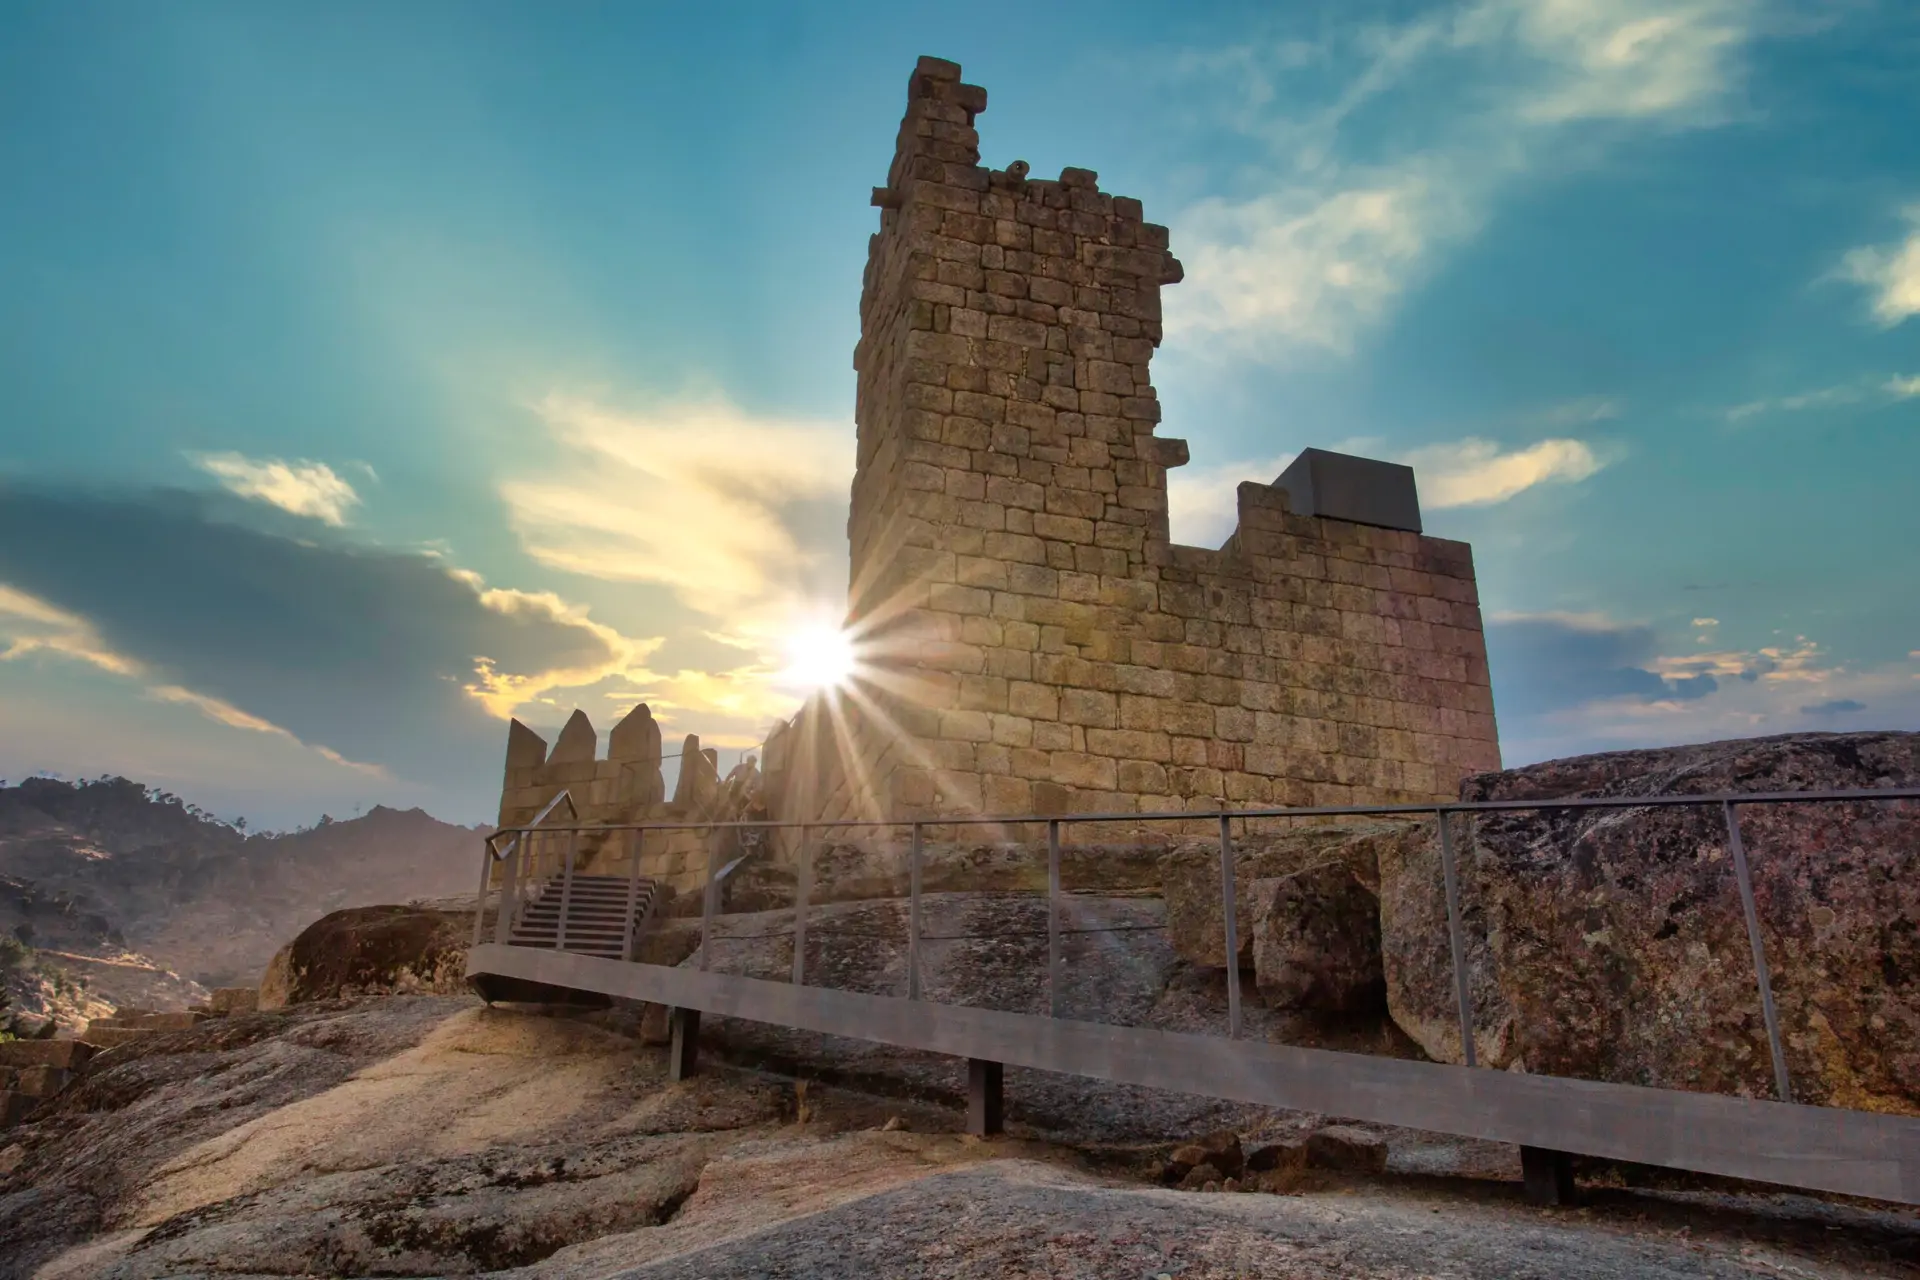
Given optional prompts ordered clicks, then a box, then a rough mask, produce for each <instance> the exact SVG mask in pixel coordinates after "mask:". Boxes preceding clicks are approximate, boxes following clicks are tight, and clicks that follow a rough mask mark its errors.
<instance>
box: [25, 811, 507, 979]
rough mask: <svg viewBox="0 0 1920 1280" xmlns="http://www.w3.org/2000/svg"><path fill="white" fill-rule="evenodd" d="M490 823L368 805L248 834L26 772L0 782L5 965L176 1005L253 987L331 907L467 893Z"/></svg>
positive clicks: (201, 816) (193, 814)
mask: <svg viewBox="0 0 1920 1280" xmlns="http://www.w3.org/2000/svg"><path fill="white" fill-rule="evenodd" d="M486 831H487V828H485V827H461V826H454V825H452V824H450V823H445V822H441V821H439V820H438V819H436V818H433V817H432V816H430V815H429V814H427V813H425V812H424V811H422V810H420V809H409V810H406V811H401V810H398V809H388V808H385V807H376V808H374V809H373V810H372V811H371V812H369V813H367V814H366V815H364V816H362V817H358V818H352V819H347V820H343V821H337V822H336V821H332V820H323V821H322V822H321V823H320V824H319V825H318V826H314V827H310V828H307V829H305V830H301V831H294V832H287V833H281V834H265V835H262V834H255V835H247V834H246V833H245V832H243V831H241V830H238V829H236V828H235V827H233V826H229V825H228V824H226V823H223V822H220V821H218V820H217V819H215V818H213V817H212V816H211V815H209V814H206V813H203V812H201V811H200V810H198V809H196V808H194V807H193V806H191V805H188V804H186V803H185V802H183V801H182V800H181V799H180V798H179V797H177V796H172V795H168V794H166V793H164V792H161V791H157V790H154V789H152V788H149V787H144V786H142V785H140V784H139V783H137V782H131V781H129V780H127V779H125V778H101V779H98V780H95V781H90V782H63V781H59V780H57V779H51V778H29V779H27V780H26V781H24V782H22V783H20V784H19V785H17V786H11V787H0V937H11V938H12V939H13V940H14V941H13V942H12V943H11V944H8V946H7V949H6V950H7V954H6V955H5V956H0V967H5V966H6V965H7V964H8V957H9V956H10V957H12V960H11V965H12V968H13V970H14V971H16V973H17V972H18V971H21V970H22V969H23V968H32V969H34V970H36V971H37V972H39V973H40V974H41V975H43V978H44V976H45V975H48V974H61V973H64V974H65V976H66V977H67V978H69V979H72V980H79V981H81V982H82V983H83V985H84V987H85V989H86V990H87V992H89V993H91V994H92V995H93V996H95V997H97V998H103V999H106V1000H108V1001H109V1002H111V1003H116V1004H120V1003H130V1002H132V1003H142V1004H154V1003H162V1004H176V1005H177V1004H185V1003H186V1002H187V1001H188V1000H189V999H192V998H196V997H195V992H196V991H198V989H200V988H204V987H215V986H243V985H251V984H253V983H254V982H256V981H257V980H258V979H259V976H260V971H261V970H262V969H264V968H265V967H266V963H267V961H268V960H269V959H271V958H272V956H273V953H274V952H275V951H276V950H277V949H278V948H279V947H280V945H281V944H282V943H284V942H286V941H287V940H288V939H290V938H292V937H293V936H294V934H296V933H298V932H299V931H300V930H301V929H302V928H304V927H305V926H306V925H308V924H310V923H312V922H313V921H314V920H315V919H317V918H319V917H320V916H322V915H324V914H326V913H327V912H329V911H333V910H336V909H338V908H340V907H349V906H363V905H370V904H375V903H385V902H408V901H411V900H413V899H416V898H446V897H452V896H456V895H459V894H463V893H472V892H473V888H474V884H475V881H476V879H477V877H478V874H479V858H480V841H481V837H482V836H483V835H484V834H485V833H486ZM29 948H30V949H31V952H32V955H31V957H30V958H28V957H25V956H24V955H23V953H24V952H25V951H26V950H27V949H29ZM10 985H12V986H14V987H15V988H16V1004H17V1003H18V1001H19V1000H20V998H21V997H22V996H23V995H25V996H26V997H27V998H28V999H29V1001H30V1002H31V1000H32V997H31V995H30V993H27V992H26V991H25V988H24V987H23V985H22V984H21V983H20V982H18V981H15V982H13V983H10ZM46 985H47V982H46V981H42V983H41V986H42V987H45V986H46ZM81 1003H82V1004H83V1003H84V1001H81Z"/></svg>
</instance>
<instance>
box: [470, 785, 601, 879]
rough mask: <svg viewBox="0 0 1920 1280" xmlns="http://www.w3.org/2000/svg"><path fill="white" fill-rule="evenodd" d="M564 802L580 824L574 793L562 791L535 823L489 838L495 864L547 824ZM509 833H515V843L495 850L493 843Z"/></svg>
mask: <svg viewBox="0 0 1920 1280" xmlns="http://www.w3.org/2000/svg"><path fill="white" fill-rule="evenodd" d="M563 800H564V801H566V804H567V809H568V810H569V811H570V812H571V813H572V814H573V819H574V821H575V822H576V823H577V822H579V820H580V806H578V805H576V804H575V803H574V802H573V793H572V792H571V791H562V792H561V793H560V794H559V795H557V796H555V797H554V798H553V799H551V800H549V801H547V804H546V807H545V808H543V809H541V810H540V812H539V813H536V814H535V815H534V816H533V821H531V822H529V823H527V825H526V826H524V827H502V828H500V829H499V830H498V831H496V832H494V833H493V834H492V835H490V836H488V837H487V842H486V843H487V849H488V850H489V851H490V852H491V853H492V854H493V860H494V861H495V862H499V861H502V860H503V859H505V858H506V857H507V856H508V855H510V854H511V853H512V852H513V851H514V849H515V847H517V846H518V845H519V843H520V837H521V836H522V835H525V834H527V833H528V832H530V831H532V830H533V829H534V828H535V827H537V826H539V825H540V824H541V823H543V822H545V821H546V820H547V815H548V814H550V813H552V812H553V811H554V810H555V809H557V808H559V807H560V802H561V801H563ZM568 829H569V828H564V827H549V828H548V830H550V831H561V830H568ZM509 832H512V833H513V843H512V844H509V845H508V846H507V847H506V848H504V849H499V848H495V847H494V843H493V842H494V841H495V840H498V839H499V838H500V837H501V836H503V835H506V834H507V833H509Z"/></svg>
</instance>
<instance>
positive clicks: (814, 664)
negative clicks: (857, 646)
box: [786, 624, 858, 689]
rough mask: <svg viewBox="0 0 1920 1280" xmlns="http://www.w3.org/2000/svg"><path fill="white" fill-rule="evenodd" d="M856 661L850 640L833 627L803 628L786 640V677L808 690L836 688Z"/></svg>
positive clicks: (844, 680) (842, 682) (841, 684)
mask: <svg viewBox="0 0 1920 1280" xmlns="http://www.w3.org/2000/svg"><path fill="white" fill-rule="evenodd" d="M857 665H858V660H857V659H856V657H855V656H854V651H853V637H851V636H849V635H848V634H847V633H846V632H844V631H842V630H841V629H840V628H838V627H835V626H829V625H826V624H818V625H814V626H808V627H803V628H801V629H800V630H798V631H795V632H794V633H793V634H792V635H791V636H789V637H788V638H787V670H786V676H787V678H788V679H789V680H791V681H792V682H793V683H794V684H797V685H801V686H803V687H805V688H808V689H838V688H840V687H841V686H843V685H845V684H846V683H847V681H848V680H849V679H850V678H851V677H852V676H853V672H854V668H855V667H856V666H857Z"/></svg>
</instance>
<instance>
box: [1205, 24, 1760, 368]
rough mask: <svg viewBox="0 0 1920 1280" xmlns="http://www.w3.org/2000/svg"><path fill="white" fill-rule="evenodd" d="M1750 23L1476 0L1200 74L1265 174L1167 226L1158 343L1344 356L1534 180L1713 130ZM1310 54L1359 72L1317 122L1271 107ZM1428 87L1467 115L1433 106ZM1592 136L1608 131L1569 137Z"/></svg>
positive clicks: (1735, 79) (1739, 74)
mask: <svg viewBox="0 0 1920 1280" xmlns="http://www.w3.org/2000/svg"><path fill="white" fill-rule="evenodd" d="M1760 13H1761V6H1759V5H1757V4H1754V3H1751V0H1474V2H1472V3H1467V4H1463V5H1459V6H1456V7H1452V8H1449V9H1447V10H1444V11H1442V12H1440V13H1438V14H1431V15H1427V16H1424V17H1421V18H1419V19H1415V20H1413V21H1410V22H1407V23H1404V24H1400V25H1391V26H1380V25H1374V26H1368V27H1364V28H1362V29H1360V31H1359V32H1358V34H1357V35H1355V36H1353V37H1351V38H1350V39H1348V40H1347V41H1345V42H1344V43H1340V42H1333V43H1329V44H1325V45H1322V46H1319V47H1318V48H1316V49H1314V50H1313V51H1312V54H1311V55H1309V54H1306V53H1303V52H1302V50H1301V48H1300V46H1299V44H1298V42H1289V43H1286V44H1283V45H1280V46H1277V47H1275V48H1273V49H1242V50H1236V51H1232V52H1233V56H1231V57H1227V56H1215V57H1212V58H1201V59H1196V60H1194V61H1193V63H1192V66H1193V67H1194V68H1195V69H1196V71H1198V70H1200V69H1201V68H1203V67H1204V68H1205V70H1206V73H1207V74H1210V75H1213V76H1215V77H1218V78H1220V79H1221V80H1222V81H1224V82H1225V84H1226V86H1227V87H1226V89H1225V92H1227V93H1229V94H1231V99H1230V101H1229V102H1228V103H1226V109H1225V111H1224V113H1223V114H1224V115H1225V116H1226V118H1227V119H1228V121H1229V122H1230V127H1233V128H1236V129H1238V130H1240V131H1243V132H1247V133H1251V134H1254V135H1255V136H1256V137H1258V138H1259V140H1261V141H1262V142H1264V143H1265V144H1267V145H1268V146H1269V147H1270V148H1271V149H1272V150H1273V152H1274V153H1275V156H1276V158H1277V160H1278V161H1279V176H1278V177H1269V178H1268V179H1267V180H1266V182H1265V185H1264V187H1263V188H1262V189H1258V190H1254V191H1252V192H1250V193H1241V194H1236V195H1232V196H1226V195H1221V196H1215V197H1212V198H1209V199H1205V200H1202V201H1199V202H1198V203H1196V204H1195V205H1194V206H1192V207H1191V208H1189V209H1188V210H1187V211H1186V212H1185V213H1183V214H1182V215H1180V216H1179V217H1178V218H1176V219H1175V222H1176V228H1175V231H1176V242H1177V244H1178V245H1179V246H1181V256H1182V258H1183V259H1184V261H1185V262H1186V265H1187V281H1186V283H1185V284H1183V285H1182V286H1181V287H1180V288H1179V289H1176V290H1174V291H1173V292H1172V293H1171V294H1170V295H1169V299H1168V303H1167V318H1168V325H1169V328H1170V330H1171V331H1173V332H1174V333H1176V334H1181V333H1184V334H1188V335H1193V336H1196V337H1204V338H1205V339H1206V340H1207V346H1208V349H1209V350H1214V351H1222V350H1225V351H1236V352H1239V353H1241V354H1246V353H1248V352H1252V353H1254V354H1262V355H1271V354H1274V353H1276V352H1278V351H1280V350H1284V349H1286V348H1288V347H1297V346H1306V347H1320V348H1325V349H1331V350H1334V351H1344V350H1347V349H1348V348H1350V347H1351V345H1352V343H1353V341H1354V339H1355V338H1356V336H1357V335H1358V334H1359V333H1360V332H1361V331H1363V330H1364V329H1365V328H1366V327H1368V326H1369V325H1371V324H1373V323H1375V322H1376V321H1378V320H1380V319H1381V318H1382V317H1383V316H1385V315H1386V314H1387V313H1388V312H1389V311H1390V310H1391V309H1392V308H1393V307H1394V305H1395V304H1396V303H1397V302H1398V300H1399V299H1400V297H1401V296H1402V295H1403V294H1404V293H1405V292H1406V291H1407V290H1408V289H1409V288H1411V287H1412V286H1413V285H1414V284H1415V283H1417V282H1418V281H1419V280H1420V279H1421V278H1422V277H1423V276H1424V275H1425V274H1426V273H1427V272H1428V271H1429V270H1430V269H1431V268H1432V266H1433V263H1434V260H1435V259H1436V258H1437V256H1438V255H1439V253H1440V252H1441V251H1442V250H1443V249H1444V248H1446V247H1448V246H1450V245H1453V244H1457V243H1459V242H1461V241H1463V240H1465V239H1467V238H1469V237H1471V236H1472V235H1474V234H1475V233H1476V232H1478V231H1479V229H1480V228H1481V227H1482V226H1483V225H1484V224H1485V222H1486V221H1487V219H1488V217H1489V216H1490V214H1491V210H1492V208H1493V207H1494V205H1495V204H1496V203H1497V201H1498V199H1499V198H1500V196H1501V195H1502V194H1503V192H1504V191H1506V190H1507V189H1508V188H1509V187H1510V186H1512V185H1513V184H1514V183H1515V182H1516V181H1517V180H1519V179H1520V178H1521V177H1523V176H1524V175H1526V174H1527V173H1529V172H1530V171H1532V170H1535V169H1538V168H1542V167H1545V166H1546V165H1547V164H1552V165H1555V166H1566V165H1568V164H1573V163H1578V159H1577V157H1578V156H1585V157H1586V158H1588V159H1592V158H1595V157H1597V156H1599V155H1601V154H1603V153H1604V150H1605V147H1606V145H1607V143H1608V142H1609V141H1610V140H1611V138H1612V137H1613V136H1616V135H1618V133H1619V132H1620V129H1621V127H1637V128H1642V129H1645V128H1656V127H1658V128H1676V127H1705V126H1710V125H1713V124H1717V123H1720V122H1722V121H1724V120H1725V119H1727V118H1728V117H1729V115H1730V107H1731V104H1732V103H1733V101H1734V97H1735V94H1736V92H1737V89H1738V87H1739V84H1740V82H1741V80H1742V78H1743V64H1744V52H1745V49H1746V47H1747V46H1748V45H1749V44H1750V43H1751V42H1752V40H1753V39H1754V38H1755V36H1756V35H1757V34H1758V27H1759V17H1760ZM1310 56H1311V57H1317V58H1318V59H1320V60H1323V61H1331V62H1339V61H1345V62H1348V63H1349V64H1352V63H1357V66H1356V68H1355V69H1354V70H1353V72H1352V74H1351V75H1350V77H1349V78H1348V80H1347V81H1346V83H1345V84H1344V85H1343V87H1342V88H1341V89H1340V90H1339V91H1338V92H1337V93H1336V94H1335V95H1333V97H1332V100H1331V101H1330V102H1328V103H1327V104H1326V105H1324V106H1323V107H1321V108H1320V109H1319V110H1315V109H1313V108H1312V107H1311V106H1310V105H1306V104H1302V103H1300V102H1298V101H1285V100H1284V99H1283V95H1282V93H1281V92H1280V86H1281V84H1282V77H1283V76H1284V74H1285V73H1286V71H1287V70H1288V69H1290V67H1292V66H1297V65H1299V63H1300V62H1301V61H1302V60H1303V59H1306V58H1309V57H1310ZM1436 76H1437V77H1442V78H1445V77H1451V78H1452V79H1453V80H1454V82H1456V83H1457V84H1459V85H1460V86H1461V93H1460V95H1459V101H1460V102H1461V103H1462V104H1465V105H1463V106H1461V107H1460V108H1459V109H1457V110H1454V111H1447V110H1437V111H1436V110H1433V109H1432V108H1431V107H1430V105H1428V104H1430V103H1431V101H1432V92H1431V87H1432V83H1433V79H1434V78H1435V77H1436ZM1416 81H1417V82H1418V84H1419V87H1420V89H1421V91H1422V94H1423V97H1422V105H1421V107H1420V109H1419V110H1418V112H1417V113H1416V112H1410V113H1409V114H1408V116H1407V117H1406V119H1405V120H1404V121H1403V125H1402V127H1400V128H1397V129H1395V130H1393V131H1392V134H1391V136H1392V137H1393V138H1394V139H1395V140H1396V149H1395V150H1393V151H1392V152H1390V153H1384V154H1375V155H1371V156H1369V155H1366V154H1363V153H1362V152H1361V151H1360V150H1359V149H1358V148H1357V147H1356V146H1355V145H1354V144H1353V143H1352V141H1351V138H1350V136H1349V135H1350V134H1351V133H1352V132H1353V131H1352V130H1351V129H1349V128H1348V127H1347V126H1348V124H1349V122H1350V120H1351V119H1352V117H1354V116H1355V115H1356V114H1357V113H1359V112H1360V111H1361V110H1362V109H1363V108H1371V107H1372V106H1374V105H1375V104H1376V103H1377V101H1378V100H1380V99H1384V98H1388V97H1390V96H1391V95H1392V94H1393V93H1394V92H1395V91H1396V90H1397V89H1400V88H1402V87H1403V86H1411V85H1412V84H1413V83H1414V82H1416ZM1469 86H1470V87H1469ZM1597 124H1611V125H1613V126H1616V127H1615V128H1614V129H1613V130H1612V131H1611V133H1610V134H1608V135H1606V136H1604V137H1603V136H1598V135H1593V134H1591V133H1590V132H1584V133H1581V134H1579V135H1578V136H1577V137H1576V135H1575V133H1574V130H1575V129H1576V127H1577V126H1581V125H1597ZM1576 141H1577V142H1578V143H1580V144H1581V145H1579V146H1576V145H1575V143H1576ZM1268 172H1269V173H1271V172H1272V167H1271V166H1270V167H1269V169H1268Z"/></svg>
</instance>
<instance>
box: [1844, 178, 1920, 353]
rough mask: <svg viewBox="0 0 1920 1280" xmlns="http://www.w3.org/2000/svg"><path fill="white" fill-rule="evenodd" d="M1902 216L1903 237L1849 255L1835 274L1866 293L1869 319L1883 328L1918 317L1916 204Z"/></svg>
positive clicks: (1919, 221)
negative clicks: (1870, 315)
mask: <svg viewBox="0 0 1920 1280" xmlns="http://www.w3.org/2000/svg"><path fill="white" fill-rule="evenodd" d="M1902 216H1903V217H1904V218H1905V220H1906V222H1907V234H1906V235H1905V236H1904V237H1902V238H1901V239H1899V240H1896V241H1894V242H1893V243H1891V244H1884V245H1864V246H1862V247H1860V248H1858V249H1854V250H1852V251H1850V252H1849V253H1848V254H1847V255H1846V256H1845V257H1844V258H1842V259H1841V260H1840V267H1839V272H1838V274H1839V276H1840V277H1841V278H1842V279H1845V280H1851V281H1852V282H1853V283H1855V284H1857V285H1860V286H1861V287H1862V288H1864V289H1866V290H1867V292H1868V295H1869V298H1868V306H1869V307H1870V308H1871V309H1872V311H1873V318H1874V319H1875V320H1877V321H1879V322H1880V324H1881V325H1882V326H1884V327H1886V328H1892V327H1893V326H1894V325H1897V324H1899V323H1900V322H1901V321H1903V320H1905V319H1906V318H1907V317H1908V316H1915V315H1920V204H1916V205H1911V206H1909V207H1908V208H1907V209H1906V210H1905V211H1904V213H1903V215H1902Z"/></svg>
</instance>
